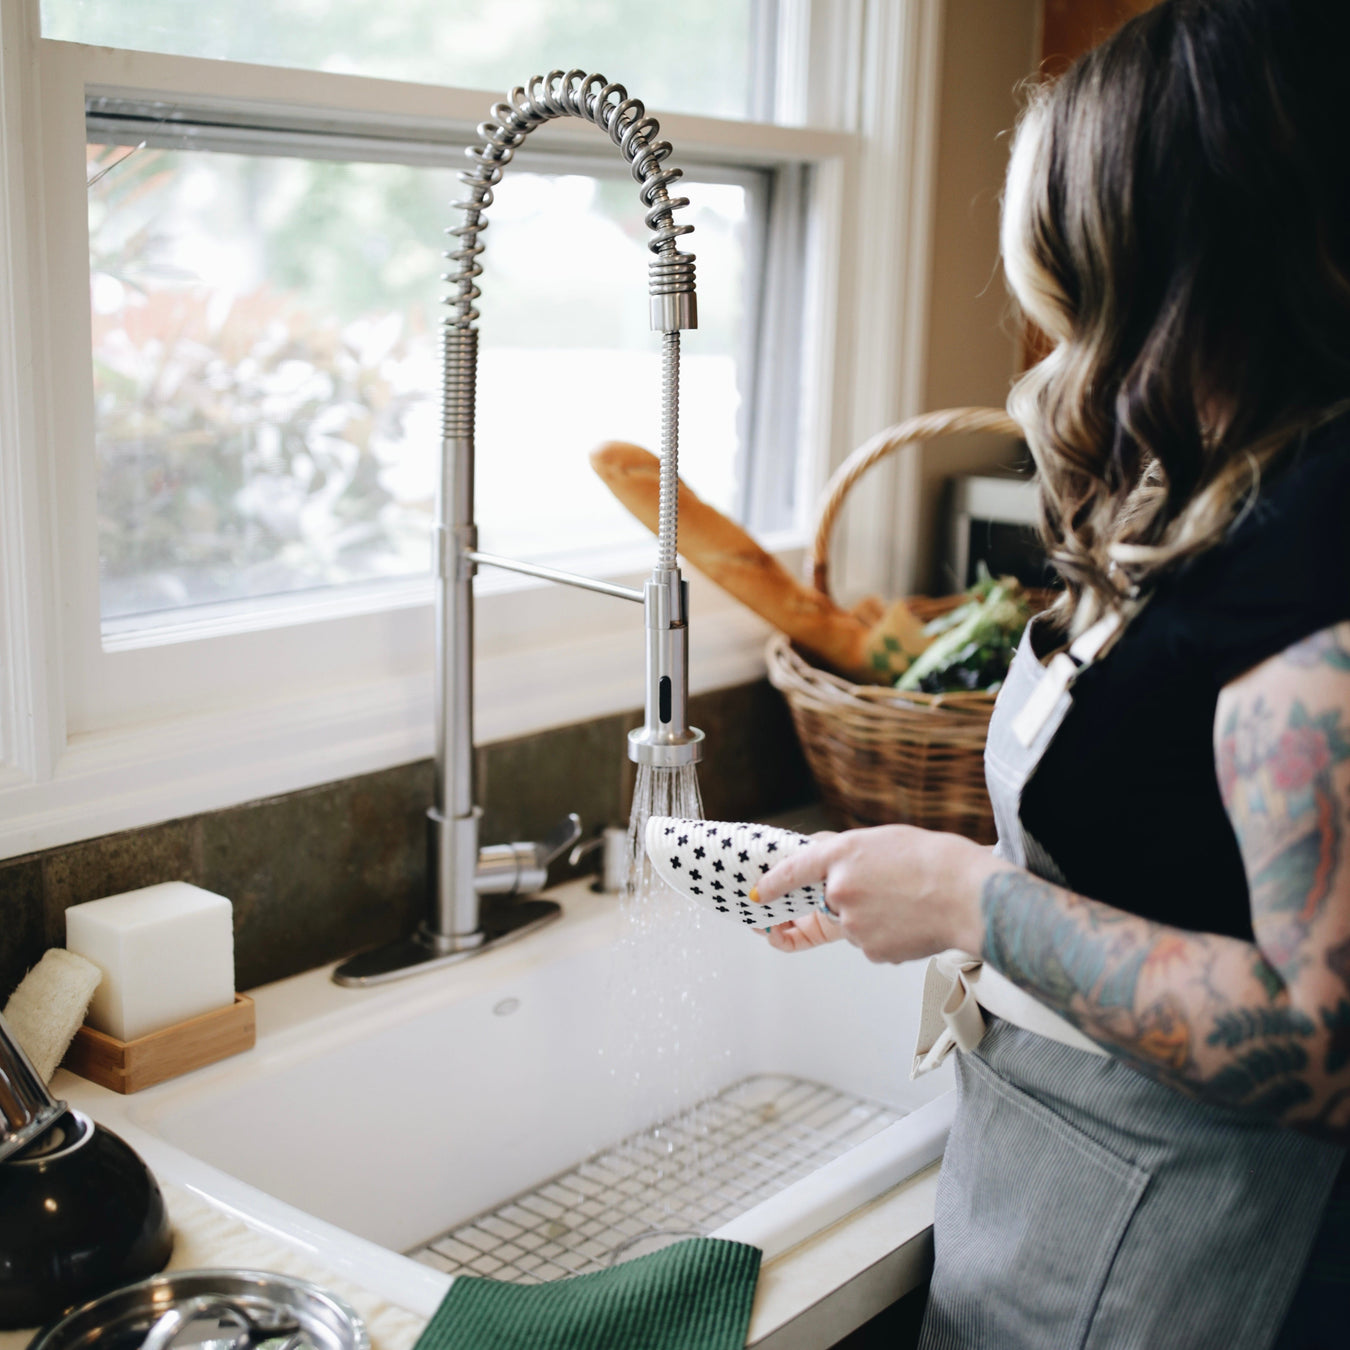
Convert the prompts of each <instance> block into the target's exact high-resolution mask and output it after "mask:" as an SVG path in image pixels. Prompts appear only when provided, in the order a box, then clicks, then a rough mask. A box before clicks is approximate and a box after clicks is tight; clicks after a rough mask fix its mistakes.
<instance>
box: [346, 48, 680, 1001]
mask: <svg viewBox="0 0 1350 1350" xmlns="http://www.w3.org/2000/svg"><path fill="white" fill-rule="evenodd" d="M559 117H580V118H583V119H584V120H585V121H587V122H590V123H592V124H593V125H595V126H596V127H598V128H600V130H602V131H604V132H605V133H607V134H608V136H609V138H610V140H611V141H612V142H613V143H614V144H615V146H617V147H618V149H619V150H620V152H621V153H622V154H623V156H624V158H625V159H626V160H627V161H628V163H629V165H630V166H631V168H632V173H633V178H634V179H635V180H636V182H637V183H638V184H639V190H638V196H639V198H640V199H641V201H642V204H643V206H644V207H646V209H647V210H646V217H645V218H646V223H647V225H648V227H649V228H650V229H651V231H652V238H651V239H650V240H649V241H648V248H649V249H650V250H651V252H652V254H653V255H654V256H653V258H652V260H651V262H650V264H649V267H648V273H649V275H648V294H649V296H650V312H651V326H652V328H653V329H654V330H655V331H657V332H659V333H660V334H661V335H662V338H661V351H662V398H661V487H660V529H659V534H658V542H657V561H656V566H655V567H654V568H653V570H652V574H651V577H650V578H649V579H648V581H647V583H646V585H645V586H644V587H643V589H642V590H640V591H639V590H635V589H633V588H631V587H627V586H616V585H611V584H610V583H608V582H603V581H596V580H593V579H591V578H589V577H581V576H576V575H574V574H572V573H570V572H560V571H557V570H556V569H554V568H550V567H539V566H535V565H534V564H531V563H523V562H517V561H515V560H514V559H510V558H500V557H497V556H496V555H494V554H489V553H483V552H481V551H480V550H479V548H478V529H477V526H476V525H475V524H474V510H473V470H474V403H475V391H476V385H477V374H478V330H477V328H476V327H475V326H474V324H475V321H476V320H477V318H478V317H479V315H478V310H477V309H475V308H474V302H475V301H476V300H477V299H478V298H479V296H480V295H481V291H480V290H479V288H478V285H477V278H478V277H479V276H480V275H481V274H482V270H483V269H482V267H481V266H480V264H479V261H478V258H479V255H480V254H481V253H482V252H483V247H484V246H483V244H482V243H481V242H480V240H479V234H480V233H481V232H482V231H483V230H484V229H485V228H486V226H487V224H488V222H487V220H486V219H485V212H486V210H487V208H488V207H489V206H491V205H492V198H493V191H492V190H493V188H494V187H495V186H496V185H497V184H498V183H499V182H500V181H501V179H502V175H503V172H504V170H505V167H506V165H507V164H509V163H510V162H511V159H512V157H513V155H514V153H515V151H516V149H517V148H518V147H519V146H521V145H522V144H523V143H524V141H525V138H526V136H527V135H529V133H530V132H531V131H533V130H534V129H535V128H536V127H538V126H542V125H543V124H544V123H545V122H549V121H552V120H554V119H555V118H559ZM659 135H660V125H659V124H658V122H657V121H656V119H655V118H654V117H649V116H647V113H646V109H645V108H644V106H643V104H642V103H641V102H640V101H639V100H638V99H635V98H629V97H628V93H627V91H626V90H625V89H624V87H623V86H622V85H621V84H612V83H610V82H609V81H608V80H606V79H605V77H604V76H603V75H589V74H587V73H586V72H585V71H581V70H571V71H566V72H564V71H561V70H555V71H551V72H550V73H549V74H548V75H542V76H540V75H536V76H535V77H534V78H533V79H532V80H530V81H529V83H528V84H527V85H526V86H525V87H524V88H520V87H517V88H515V89H513V90H512V91H511V93H510V94H509V95H508V97H507V100H506V101H505V102H502V103H498V104H496V105H494V107H493V108H492V111H491V114H490V120H488V121H486V122H483V123H482V124H481V125H480V126H479V128H478V137H479V139H478V141H477V142H476V143H475V144H473V145H471V146H469V147H468V149H467V150H466V152H465V153H466V154H467V155H468V156H469V157H470V159H471V160H473V167H472V168H471V169H469V170H467V171H465V172H464V173H461V174H460V175H459V177H460V181H461V182H462V183H464V185H465V186H466V187H468V189H469V197H468V199H467V200H465V201H461V202H456V203H455V207H456V209H458V210H462V211H463V212H464V221H463V223H462V224H461V225H458V226H455V227H453V228H451V229H449V230H448V231H447V233H448V234H449V235H451V236H452V237H453V238H454V240H455V241H456V247H454V248H452V249H450V250H449V251H447V252H446V254H445V255H444V256H445V257H446V259H447V260H448V261H449V262H450V263H452V264H453V265H454V270H453V271H451V272H449V273H447V275H446V280H447V281H449V282H450V283H451V285H452V286H453V290H452V292H451V293H450V294H449V295H448V296H447V297H446V299H445V303H446V304H447V305H448V306H449V313H448V315H447V317H446V318H445V320H444V321H443V324H442V343H443V347H442V351H443V357H444V385H443V392H444V397H443V402H442V430H441V435H442V440H441V481H440V490H439V494H438V519H437V524H436V527H435V540H436V549H435V554H436V571H437V583H438V584H437V589H436V798H435V804H434V806H432V808H431V809H430V810H429V811H428V812H427V818H428V823H429V827H430V829H429V844H430V848H429V858H430V885H429V891H430V896H429V899H430V912H429V914H428V916H427V918H426V919H425V920H424V921H423V922H422V924H421V925H420V926H419V928H418V929H417V931H416V932H415V933H414V934H412V936H411V937H408V938H404V939H401V940H400V941H398V942H395V943H393V944H391V945H389V946H386V947H381V948H377V949H376V950H374V951H369V952H363V953H361V954H360V955H358V956H354V957H352V958H351V960H349V961H347V962H345V963H344V964H342V965H340V966H339V967H338V968H337V970H336V971H335V972H334V974H333V978H334V979H335V980H336V981H337V982H338V983H339V984H347V985H369V984H378V983H383V982H384V981H387V980H393V979H398V978H400V977H401V976H403V975H409V974H414V973H416V972H419V971H424V970H428V969H431V968H434V967H437V966H443V965H449V964H450V963H452V962H455V961H462V960H464V959H465V958H466V957H468V956H472V955H475V954H476V953H478V952H481V951H484V950H486V949H487V948H488V947H490V946H493V945H496V944H499V943H502V942H506V941H509V940H510V939H512V938H515V937H520V936H522V935H523V934H525V933H527V932H529V931H531V930H532V929H534V928H537V927H539V926H540V925H541V924H544V923H548V922H549V921H550V920H552V919H555V918H557V917H558V915H559V913H560V912H561V911H560V909H559V907H558V906H557V905H556V904H554V903H553V902H552V901H548V900H538V899H529V900H520V899H513V900H510V901H503V900H498V901H496V902H494V903H493V904H492V905H490V906H483V905H482V904H481V903H480V900H481V897H482V896H484V895H496V896H500V897H506V896H520V895H524V894H528V893H529V892H531V891H536V890H540V889H542V887H543V886H544V884H545V880H546V877H547V868H548V864H549V862H550V861H551V860H552V859H553V858H555V857H557V856H558V855H559V854H560V853H562V852H563V851H564V850H565V849H567V848H569V847H570V846H571V845H572V844H573V843H575V841H576V840H577V838H578V837H579V836H580V832H581V822H580V821H579V820H578V818H577V817H576V816H574V815H573V816H568V817H566V818H565V819H564V820H563V821H562V822H561V823H560V824H559V826H558V827H557V828H556V829H555V830H554V831H553V832H552V833H551V834H550V835H549V836H548V837H547V838H546V839H543V840H541V841H538V842H533V843H517V844H499V845H495V846H491V847H488V848H480V847H479V843H478V822H479V817H480V816H481V814H482V812H481V810H480V808H479V807H478V806H477V805H475V801H474V798H475V793H474V781H473V764H474V754H473V578H474V575H475V573H476V571H477V569H478V568H479V567H480V566H491V567H501V568H505V569H507V570H508V571H513V572H522V573H524V574H525V575H527V576H533V577H540V578H543V579H545V580H549V581H557V582H561V583H563V584H564V585H569V586H580V587H583V588H585V589H587V590H593V591H599V592H601V593H603V594H605V595H613V596H618V597H620V598H621V599H625V600H634V601H638V602H639V603H641V604H642V606H643V609H644V611H645V614H646V631H647V648H646V657H647V677H646V698H645V718H644V722H643V725H642V726H641V727H640V728H639V729H638V730H636V731H634V732H631V733H630V734H629V737H628V755H629V758H630V759H632V760H633V761H635V762H636V763H637V764H638V765H640V766H642V765H646V766H650V769H651V770H652V771H657V772H659V771H661V770H666V769H676V768H679V767H681V766H683V765H688V764H694V763H696V762H697V761H698V760H699V758H700V757H701V754H702V741H703V733H702V732H701V731H699V730H698V728H697V727H691V726H690V725H689V723H688V718H687V705H688V691H689V651H688V645H687V640H688V606H689V593H688V585H687V584H686V583H685V581H684V580H683V578H682V577H681V575H680V569H679V565H678V562H677V560H676V542H677V539H676V536H677V529H678V517H677V505H676V503H677V497H676V493H677V487H678V481H677V475H678V471H679V390H680V332H681V330H682V329H686V328H697V327H698V305H697V299H696V296H695V293H694V255H693V254H692V253H683V252H681V251H680V249H679V248H678V247H677V243H676V241H677V240H678V239H679V238H680V236H682V235H686V234H689V233H690V232H691V231H692V230H693V226H692V225H676V224H675V221H674V213H675V212H676V211H677V210H679V209H680V208H681V207H683V206H687V205H688V204H689V202H688V199H687V198H684V197H675V198H672V197H671V196H670V194H669V192H668V188H669V187H670V186H671V185H672V184H673V183H675V182H676V181H677V180H678V179H680V178H681V177H682V176H683V174H682V172H681V171H680V170H679V169H676V168H673V167H670V166H669V165H668V164H667V162H666V161H667V160H668V159H669V157H670V154H671V146H670V143H669V142H668V141H663V140H660V139H659Z"/></svg>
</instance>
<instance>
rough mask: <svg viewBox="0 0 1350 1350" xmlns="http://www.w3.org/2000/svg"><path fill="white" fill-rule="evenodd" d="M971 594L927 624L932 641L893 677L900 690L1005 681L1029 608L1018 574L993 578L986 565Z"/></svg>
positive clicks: (936, 690)
mask: <svg viewBox="0 0 1350 1350" xmlns="http://www.w3.org/2000/svg"><path fill="white" fill-rule="evenodd" d="M967 595H968V596H969V597H970V598H969V599H967V600H966V601H964V602H963V603H962V604H960V605H958V606H957V607H956V608H955V609H954V610H952V611H951V612H950V613H948V614H944V615H942V616H941V617H940V618H938V619H934V620H933V622H932V623H930V624H928V625H927V627H926V628H925V630H924V631H925V632H927V633H928V634H929V635H931V636H933V641H932V643H931V644H930V645H929V646H928V647H927V648H925V650H924V651H923V653H922V654H921V655H919V656H918V657H916V658H915V660H914V663H913V664H912V665H911V666H910V667H909V669H908V670H906V671H905V673H904V674H903V675H901V677H900V678H899V679H898V680H897V681H896V682H895V687H896V688H897V689H902V690H910V691H914V690H918V691H921V692H923V693H925V694H943V693H949V692H951V691H953V690H976V689H980V690H986V691H992V690H995V689H997V688H998V687H999V686H1000V685H1001V684H1002V683H1003V679H1004V677H1005V676H1006V675H1007V673H1008V667H1009V665H1010V664H1011V663H1012V658H1013V653H1014V652H1015V651H1016V650H1017V644H1018V642H1019V641H1020V640H1021V637H1022V630H1023V629H1024V628H1025V627H1026V626H1027V620H1028V619H1029V618H1030V617H1031V607H1030V606H1029V605H1028V604H1027V600H1026V595H1025V593H1024V591H1023V590H1022V587H1021V585H1020V583H1019V582H1018V581H1017V580H1016V579H1015V578H1013V577H999V578H998V579H997V580H995V579H994V578H993V577H991V576H990V575H989V573H988V572H987V571H986V570H984V569H983V568H981V575H980V577H979V579H978V580H977V581H976V583H975V585H974V586H972V587H971V588H970V590H969V591H968V592H967Z"/></svg>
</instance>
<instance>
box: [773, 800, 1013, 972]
mask: <svg viewBox="0 0 1350 1350" xmlns="http://www.w3.org/2000/svg"><path fill="white" fill-rule="evenodd" d="M1004 866H1006V864H1003V863H1000V862H999V861H998V860H997V859H996V858H994V857H993V855H992V854H991V853H990V852H989V850H988V849H986V848H981V847H980V845H978V844H975V843H972V842H971V841H970V840H969V839H963V838H962V837H961V836H960V835H955V834H939V833H937V832H936V831H933V830H921V829H916V828H915V827H914V826H912V825H879V826H877V827H875V828H873V829H867V830H848V831H846V832H845V833H843V834H834V835H817V836H815V837H813V839H812V841H811V843H809V844H808V845H807V846H806V847H805V848H804V849H802V850H801V851H800V852H799V853H796V854H794V855H793V856H792V857H791V858H788V859H787V860H785V861H784V862H781V863H779V864H778V865H777V866H776V867H774V868H772V869H771V870H770V871H768V872H766V873H765V874H764V876H763V877H762V878H761V879H760V882H759V885H758V886H757V887H756V888H755V893H754V897H753V898H757V899H759V900H760V901H768V900H777V899H778V898H779V897H780V896H782V895H785V894H786V893H787V892H788V891H791V890H795V889H796V888H797V887H798V886H807V885H810V884H812V883H814V882H822V881H823V882H824V883H825V898H826V900H827V901H828V903H829V906H830V909H831V910H832V911H833V912H834V914H835V916H836V917H835V918H834V919H831V918H830V917H828V916H827V915H825V914H819V915H817V914H812V915H809V916H808V917H806V918H804V919H798V920H794V921H793V922H792V923H788V924H782V925H780V926H779V927H777V928H774V929H772V930H770V933H769V942H770V944H771V945H772V946H774V947H777V948H778V949H779V950H781V951H802V950H804V949H805V948H807V947H815V946H819V945H820V944H821V943H824V942H830V941H833V940H834V939H835V938H838V937H845V938H847V939H848V940H849V941H850V942H851V943H853V945H854V946H855V947H860V948H861V949H862V951H863V954H864V955H865V956H866V957H867V958H868V960H870V961H890V962H896V961H910V960H914V959H915V958H918V957H923V956H931V955H932V954H933V953H934V952H940V951H945V950H946V949H947V948H948V947H961V948H963V949H965V950H967V951H972V952H978V951H979V950H980V947H981V944H982V942H983V936H984V925H983V921H982V919H981V917H980V905H979V898H980V890H981V887H982V886H983V884H984V881H985V878H986V877H988V876H989V874H990V873H991V872H994V871H997V870H999V869H1000V868H1002V867H1004Z"/></svg>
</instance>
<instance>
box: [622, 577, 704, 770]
mask: <svg viewBox="0 0 1350 1350" xmlns="http://www.w3.org/2000/svg"><path fill="white" fill-rule="evenodd" d="M688 609H689V583H688V582H686V581H684V580H683V578H681V576H680V572H679V568H677V567H672V568H662V567H658V568H656V569H655V570H654V571H653V572H652V575H651V578H650V579H649V580H648V582H647V585H646V587H645V588H644V591H643V611H644V612H645V614H646V616H647V701H646V718H645V722H644V725H643V726H641V727H639V728H638V729H637V730H636V731H630V732H629V733H628V758H629V759H631V760H632V761H633V762H634V763H635V764H650V765H653V766H656V767H660V768H671V769H673V768H679V767H680V766H681V765H684V764H697V763H698V761H699V760H700V759H702V758H703V733H702V732H701V731H700V730H699V729H698V728H697V727H691V726H690V725H689V722H688V707H689V645H688V636H689V627H688V623H687V621H686V620H687V615H688Z"/></svg>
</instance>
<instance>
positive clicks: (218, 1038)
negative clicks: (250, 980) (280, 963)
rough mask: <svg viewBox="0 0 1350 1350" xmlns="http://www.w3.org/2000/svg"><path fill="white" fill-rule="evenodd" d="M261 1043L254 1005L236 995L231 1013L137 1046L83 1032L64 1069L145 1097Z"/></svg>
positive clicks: (220, 1011)
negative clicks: (145, 1090) (151, 1090)
mask: <svg viewBox="0 0 1350 1350" xmlns="http://www.w3.org/2000/svg"><path fill="white" fill-rule="evenodd" d="M256 1040H257V1023H256V1020H255V1017H254V1012H253V1000H252V999H251V998H249V997H248V996H247V995H245V994H236V995H235V996H234V1002H233V1003H232V1004H230V1005H229V1006H228V1007H225V1008H217V1009H215V1010H214V1011H212V1012H208V1013H202V1014H201V1015H200V1016H198V1017H190V1018H188V1020H187V1021H186V1022H178V1023H176V1024H175V1025H174V1026H171V1027H165V1028H164V1029H163V1030H162V1031H154V1032H151V1033H150V1034H149V1035H148V1036H140V1037H137V1039H136V1040H134V1041H119V1040H118V1039H117V1038H116V1037H115V1036H109V1035H107V1034H105V1033H104V1032H102V1031H95V1030H94V1029H93V1027H91V1026H87V1025H86V1026H82V1027H81V1028H80V1029H79V1031H77V1032H76V1033H75V1039H74V1040H73V1041H71V1043H70V1049H69V1050H67V1051H66V1057H65V1059H63V1060H62V1061H61V1064H62V1067H64V1068H67V1069H69V1070H70V1071H71V1073H77V1074H79V1075H80V1077H81V1078H87V1079H89V1081H90V1082H91V1083H97V1084H98V1085H99V1086H100V1087H105V1088H111V1089H112V1090H113V1091H114V1092H139V1091H140V1090H141V1089H142V1088H148V1087H153V1086H154V1085H155V1084H156V1083H163V1082H164V1081H165V1080H166V1079H169V1078H177V1077H178V1075H179V1074H184V1073H189V1072H190V1071H191V1070H193V1069H200V1068H202V1067H203V1066H204V1065H207V1064H214V1063H216V1061H217V1060H221V1059H228V1058H229V1057H230V1056H231V1055H237V1054H240V1053H241V1052H243V1051H245V1050H251V1049H252V1048H253V1045H254V1042H255V1041H256Z"/></svg>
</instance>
